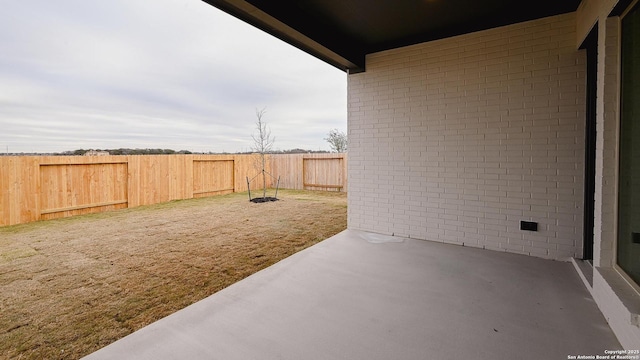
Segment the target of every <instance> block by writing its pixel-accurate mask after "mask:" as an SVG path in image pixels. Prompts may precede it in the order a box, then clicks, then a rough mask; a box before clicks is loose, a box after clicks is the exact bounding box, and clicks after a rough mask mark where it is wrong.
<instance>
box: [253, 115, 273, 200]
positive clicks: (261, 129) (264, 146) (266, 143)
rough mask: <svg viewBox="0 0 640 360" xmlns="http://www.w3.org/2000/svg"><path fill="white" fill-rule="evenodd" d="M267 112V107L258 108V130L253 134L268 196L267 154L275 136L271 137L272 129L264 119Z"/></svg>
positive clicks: (263, 192) (254, 149) (264, 190)
mask: <svg viewBox="0 0 640 360" xmlns="http://www.w3.org/2000/svg"><path fill="white" fill-rule="evenodd" d="M266 112H267V109H266V108H262V110H258V109H256V117H257V118H258V120H257V121H256V130H257V132H255V133H253V134H252V135H251V138H252V139H253V148H252V149H253V151H255V152H256V153H258V156H259V157H260V164H259V166H260V167H261V172H262V197H263V198H266V197H267V174H266V170H265V168H266V164H267V154H268V153H270V152H271V149H272V148H273V143H274V141H275V138H272V137H271V130H269V128H268V127H267V123H266V122H265V121H263V120H262V118H263V117H264V114H265V113H266Z"/></svg>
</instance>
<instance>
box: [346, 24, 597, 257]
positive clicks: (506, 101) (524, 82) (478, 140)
mask: <svg viewBox="0 0 640 360" xmlns="http://www.w3.org/2000/svg"><path fill="white" fill-rule="evenodd" d="M575 28H576V23H575V14H566V15H560V16H555V17H549V18H544V19H540V20H535V21H530V22H525V23H520V24H515V25H510V26H506V27H502V28H497V29H491V30H487V31H482V32H477V33H472V34H467V35H462V36H458V37H454V38H449V39H444V40H437V41H432V42H428V43H423V44H419V45H414V46H409V47H404V48H399V49H394V50H390V51H385V52H381V53H376V54H372V55H369V56H368V57H367V71H366V72H364V73H360V74H352V75H349V77H348V79H349V80H348V88H349V90H348V113H349V130H348V133H349V134H348V135H349V210H348V211H349V228H351V229H360V230H368V231H374V232H379V233H383V234H395V235H398V236H409V237H412V238H418V239H426V240H433V241H441V242H446V243H456V244H464V245H465V246H474V247H484V248H489V249H494V250H500V251H509V252H515V253H522V254H527V255H533V256H538V257H544V258H553V259H565V258H568V257H572V256H575V257H580V256H581V255H582V212H583V210H582V201H583V183H584V181H583V158H584V123H585V113H584V110H585V67H586V66H585V61H586V58H585V54H583V53H582V52H579V51H577V50H576V48H575V36H576V34H575ZM520 220H530V221H535V222H538V223H539V231H538V232H526V231H521V230H519V223H520Z"/></svg>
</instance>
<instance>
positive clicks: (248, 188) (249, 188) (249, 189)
mask: <svg viewBox="0 0 640 360" xmlns="http://www.w3.org/2000/svg"><path fill="white" fill-rule="evenodd" d="M247 191H249V201H251V186H249V177H248V176H247Z"/></svg>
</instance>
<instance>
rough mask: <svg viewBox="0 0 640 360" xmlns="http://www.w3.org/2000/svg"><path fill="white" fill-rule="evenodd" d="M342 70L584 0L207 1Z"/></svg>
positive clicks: (567, 7) (353, 69)
mask: <svg viewBox="0 0 640 360" xmlns="http://www.w3.org/2000/svg"><path fill="white" fill-rule="evenodd" d="M203 1H205V2H207V3H209V4H211V5H213V6H215V7H217V8H219V9H221V10H223V11H225V12H227V13H229V14H231V15H233V16H236V17H238V18H240V19H242V20H244V21H246V22H247V23H249V24H252V25H254V26H256V27H258V28H260V29H262V30H264V31H266V32H268V33H270V34H272V35H274V36H276V37H278V38H280V39H282V40H284V41H286V42H288V43H290V44H291V45H294V46H296V47H298V48H300V49H302V50H304V51H306V52H308V53H310V54H312V55H314V56H316V57H318V58H320V59H322V60H324V61H326V62H328V63H329V64H331V65H333V66H336V67H338V68H340V69H342V70H345V71H349V72H352V73H353V72H360V71H364V67H365V61H364V58H365V55H366V54H369V53H373V52H377V51H382V50H387V49H392V48H396V47H400V46H405V45H411V44H416V43H420V42H424V41H429V40H435V39H440V38H445V37H449V36H454V35H460V34H464V33H469V32H473V31H478V30H484V29H489V28H493V27H497V26H503V25H508V24H514V23H518V22H522V21H527V20H533V19H538V18H542V17H546V16H552V15H557V14H563V13H567V12H572V11H575V10H576V9H577V7H578V5H579V3H580V0H536V1H513V0H278V1H273V0H246V1H245V0H203Z"/></svg>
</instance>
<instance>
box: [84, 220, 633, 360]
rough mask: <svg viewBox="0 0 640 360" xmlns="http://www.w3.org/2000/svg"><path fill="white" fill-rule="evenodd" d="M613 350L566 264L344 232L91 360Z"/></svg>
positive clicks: (559, 354) (539, 354)
mask: <svg viewBox="0 0 640 360" xmlns="http://www.w3.org/2000/svg"><path fill="white" fill-rule="evenodd" d="M615 349H620V344H619V343H618V341H617V340H616V337H615V336H614V334H613V332H612V331H611V329H610V328H609V326H608V325H607V322H606V321H605V319H604V317H603V316H602V313H601V312H600V311H599V310H598V307H597V306H596V304H595V302H594V301H593V299H592V298H591V296H590V294H589V292H588V291H587V289H586V287H585V285H584V284H583V282H582V280H581V279H580V277H579V276H578V273H577V272H576V270H575V269H574V266H573V264H572V263H570V262H559V261H553V260H545V259H540V258H535V257H530V256H525V255H518V254H511V253H506V252H496V251H491V250H483V249H478V248H469V247H464V246H459V245H450V244H442V243H435V242H429V241H423V240H416V239H410V238H402V237H393V236H385V235H379V234H373V233H368V232H363V231H356V230H346V231H344V232H342V233H340V234H338V235H336V236H334V237H332V238H330V239H327V240H325V241H323V242H321V243H319V244H317V245H315V246H313V247H311V248H308V249H306V250H304V251H302V252H299V253H297V254H295V255H293V256H291V257H289V258H287V259H285V260H283V261H281V262H279V263H277V264H275V265H273V266H271V267H269V268H267V269H265V270H263V271H261V272H259V273H256V274H254V275H252V276H250V277H249V278H247V279H245V280H242V281H240V282H238V283H236V284H234V285H232V286H230V287H228V288H226V289H224V290H222V291H220V292H218V293H216V294H214V295H212V296H210V297H209V298H207V299H204V300H202V301H200V302H198V303H196V304H194V305H192V306H189V307H187V308H185V309H183V310H181V311H179V312H177V313H175V314H173V315H171V316H169V317H167V318H164V319H162V320H160V321H158V322H156V323H154V324H151V325H149V326H147V327H145V328H143V329H141V330H139V331H137V332H135V333H133V334H131V335H129V336H127V337H125V338H123V339H121V340H119V341H117V342H115V343H113V344H111V345H109V346H107V347H105V348H103V349H101V350H99V351H97V352H95V353H93V354H91V355H89V356H87V357H86V359H92V360H95V359H243V360H244V359H351V360H356V359H492V360H493V359H567V358H568V356H569V355H575V356H577V355H604V354H605V351H606V350H615Z"/></svg>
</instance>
